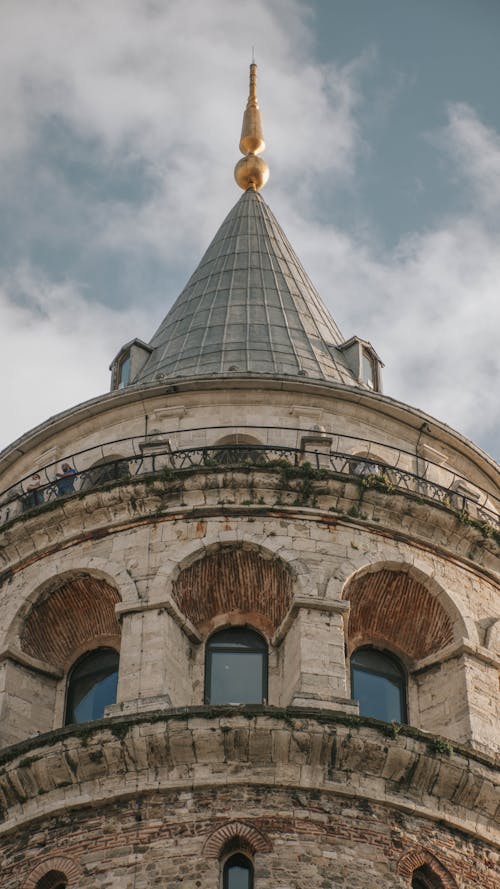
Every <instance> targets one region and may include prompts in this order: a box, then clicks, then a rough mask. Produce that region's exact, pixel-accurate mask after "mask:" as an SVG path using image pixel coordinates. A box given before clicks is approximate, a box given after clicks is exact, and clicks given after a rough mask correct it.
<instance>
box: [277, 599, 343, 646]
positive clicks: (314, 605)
mask: <svg viewBox="0 0 500 889" xmlns="http://www.w3.org/2000/svg"><path fill="white" fill-rule="evenodd" d="M349 607H350V606H349V602H345V601H342V600H340V599H338V600H335V601H332V600H330V599H317V598H315V599H313V598H312V597H310V596H294V598H293V600H292V603H291V605H290V608H289V609H288V612H287V613H286V614H285V617H284V618H283V620H282V622H281V624H280V625H279V627H278V629H277V630H276V632H275V634H274V636H273V638H272V644H273V645H279V644H280V643H281V642H282V641H283V639H284V638H285V636H286V635H287V633H288V631H289V629H290V627H291V626H292V624H293V622H294V620H295V618H296V617H297V615H298V613H299V611H300V610H301V609H304V610H305V611H307V610H310V611H321V612H323V614H342V615H347V614H349Z"/></svg>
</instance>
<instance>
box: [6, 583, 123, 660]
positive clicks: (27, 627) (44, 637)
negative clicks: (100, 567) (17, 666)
mask: <svg viewBox="0 0 500 889" xmlns="http://www.w3.org/2000/svg"><path fill="white" fill-rule="evenodd" d="M120 601H121V599H120V595H119V593H118V591H117V590H116V589H115V587H113V586H112V585H111V584H110V583H109V581H107V580H104V579H103V578H100V577H95V576H93V575H90V574H86V573H81V574H76V575H70V576H67V575H65V576H63V577H56V578H54V579H53V580H52V581H51V582H50V583H49V584H47V585H46V586H45V587H44V589H43V592H42V593H41V594H40V595H39V597H38V599H37V600H36V601H35V602H34V603H33V604H32V605H31V608H30V609H29V611H28V613H27V614H26V616H25V617H24V620H23V621H22V626H21V630H20V639H19V642H20V648H21V651H23V652H25V654H28V655H30V656H31V657H34V658H36V659H38V660H40V661H44V662H45V663H48V664H50V665H51V666H53V667H60V668H62V669H65V668H66V667H67V666H68V665H69V664H70V663H71V662H72V661H74V659H75V657H77V656H78V655H79V654H81V653H82V652H83V651H85V650H86V649H89V648H94V647H96V646H97V645H99V644H102V643H103V642H106V643H107V644H109V645H114V646H116V647H119V643H120V625H119V623H118V620H117V618H116V614H115V605H116V604H117V603H118V602H120Z"/></svg>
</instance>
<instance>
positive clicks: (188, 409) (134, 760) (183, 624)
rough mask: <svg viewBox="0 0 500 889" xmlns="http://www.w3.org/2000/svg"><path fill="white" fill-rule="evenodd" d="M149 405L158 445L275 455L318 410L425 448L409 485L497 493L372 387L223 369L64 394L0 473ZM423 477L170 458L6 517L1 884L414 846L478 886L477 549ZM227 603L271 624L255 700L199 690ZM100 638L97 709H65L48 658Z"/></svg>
mask: <svg viewBox="0 0 500 889" xmlns="http://www.w3.org/2000/svg"><path fill="white" fill-rule="evenodd" d="M146 415H147V417H148V427H147V428H148V430H149V432H150V433H152V434H153V435H154V436H156V437H157V438H155V441H161V440H163V441H164V443H165V444H167V443H168V445H169V446H170V447H171V448H172V449H175V448H176V447H179V446H187V445H186V442H187V441H188V442H189V446H192V447H198V448H203V447H205V446H208V445H210V444H212V443H213V442H215V441H220V440H222V439H224V438H226V439H227V438H228V436H231V435H232V434H233V433H234V434H236V435H239V436H244V435H246V434H247V433H245V432H244V430H243V429H239V430H233V429H232V424H234V422H235V419H236V420H237V421H238V423H239V424H241V426H242V427H244V426H245V424H247V425H251V426H253V427H255V426H256V425H259V424H260V429H259V430H255V429H254V437H255V438H256V439H257V440H259V441H261V442H263V443H269V444H276V445H280V446H283V447H290V448H298V449H300V447H301V441H302V438H304V437H306V438H307V434H308V433H311V432H312V431H314V430H313V427H314V426H319V427H323V428H324V429H325V431H326V434H327V438H328V440H329V441H330V440H331V443H332V448H333V449H334V450H337V451H343V452H344V453H346V454H348V455H350V454H355V453H365V452H366V447H361V445H360V441H359V440H357V437H359V438H360V439H361V438H364V439H370V440H372V441H374V442H376V443H377V444H376V448H374V449H372V450H370V452H369V453H371V454H372V456H373V454H374V453H376V455H377V457H378V459H380V461H381V462H384V461H387V462H388V463H391V458H392V459H393V458H394V453H395V452H396V451H397V452H398V461H399V462H398V466H399V467H400V468H401V469H403V470H406V471H408V472H416V473H417V474H419V473H420V474H421V473H422V471H423V462H424V459H425V454H426V453H429V454H431V459H434V460H435V465H434V466H433V467H427V469H428V475H427V476H426V478H427V481H428V482H432V481H434V482H436V483H437V484H440V483H442V482H446V479H449V478H450V476H452V477H454V473H455V472H458V473H459V474H463V475H465V476H466V478H467V484H470V486H471V489H474V486H475V485H477V486H478V487H480V488H481V489H482V490H483V492H484V491H486V492H490V493H491V494H494V493H495V491H496V490H497V482H496V480H497V479H498V474H497V470H496V469H495V467H494V466H493V464H492V462H491V461H489V460H488V459H487V458H486V457H485V456H484V455H482V454H481V453H480V452H479V451H476V449H475V448H474V447H473V446H472V445H470V444H469V443H467V442H465V441H464V440H462V439H461V438H460V436H457V435H455V434H454V433H452V432H451V431H450V430H448V429H446V428H445V427H441V426H439V424H435V427H433V429H432V431H431V430H429V428H428V427H427V430H428V431H423V429H424V427H423V423H424V421H425V420H426V418H425V417H423V415H421V414H420V413H419V412H418V411H413V410H412V409H409V408H406V407H405V406H403V405H398V404H397V403H396V402H393V401H391V400H390V399H385V398H384V397H383V396H379V395H376V394H373V393H368V392H366V393H364V392H361V391H359V392H355V391H352V390H351V391H348V392H347V391H345V390H344V389H343V388H342V387H341V386H340V387H339V386H323V385H315V384H312V383H311V382H310V381H307V380H302V381H296V382H293V381H285V380H275V381H271V380H270V381H267V382H266V384H265V386H262V385H260V386H256V385H255V383H254V382H252V381H250V380H248V379H246V380H239V381H238V380H236V379H233V378H231V380H229V381H224V384H223V385H220V383H217V382H216V381H213V380H212V381H198V382H197V383H196V384H189V383H187V382H184V383H182V384H181V385H180V387H179V389H178V391H177V392H175V393H172V392H170V391H167V390H166V389H165V387H163V386H158V387H155V386H154V387H151V388H146V387H142V388H141V389H140V391H139V390H137V391H134V390H130V391H124V392H121V393H120V392H118V393H115V394H113V395H112V396H109V397H108V398H103V399H98V400H96V401H95V402H94V403H92V404H89V405H83V406H80V407H79V408H77V409H75V410H74V411H71V412H68V413H67V414H66V416H64V417H62V418H55V419H53V420H52V421H51V422H50V424H48V425H47V427H46V428H42V429H39V430H38V432H36V433H35V434H33V436H29V435H28V436H27V437H26V438H25V440H24V441H23V442H22V443H21V444H22V449H20V450H19V451H10V452H7V453H6V455H5V459H4V464H3V468H2V467H0V472H2V478H3V483H4V485H5V486H6V485H7V484H9V483H14V482H17V481H18V480H19V479H20V478H21V477H22V476H23V475H27V474H29V473H31V472H33V469H34V468H36V467H37V466H39V465H44V464H46V463H47V462H49V460H50V459H54V460H56V459H58V460H59V459H61V457H62V456H63V455H65V454H68V453H75V452H76V451H79V450H81V449H82V448H86V447H91V446H93V447H94V448H95V449H94V451H93V452H92V453H90V452H89V454H88V455H87V457H88V461H89V463H88V465H89V466H90V465H92V464H93V463H96V462H97V460H102V459H103V458H104V459H106V456H107V457H108V458H110V457H112V456H113V455H116V454H117V453H120V454H121V453H122V450H117V446H116V445H114V444H111V442H112V440H113V439H119V438H124V439H126V438H128V437H129V436H131V435H137V436H142V435H143V432H144V428H145V416H146ZM427 419H428V418H427ZM217 427H220V428H217ZM223 427H224V428H223ZM294 427H300V428H299V429H297V428H294ZM315 434H316V441H317V442H320V444H321V441H323V440H325V441H326V438H325V439H323V438H321V436H320V437H318V432H317V430H316V433H315ZM162 436H163V439H162ZM240 440H244V438H243V437H241V438H240ZM309 440H311V436H310V435H309ZM106 441H107V442H109V443H110V444H109V445H106V444H105V442H106ZM183 442H184V445H183V444H182V443H183ZM18 444H19V443H18ZM141 444H144V442H142V441H139V440H136V441H135V443H134V445H133V447H132V446H131V450H130V451H126V447H127V444H126V443H125V444H124V446H123V448H124V449H123V456H124V457H125V458H127V457H132V456H136V457H137V455H138V454H139V453H140V448H141ZM145 444H146V450H147V446H148V444H150V441H149V442H145ZM47 455H50V456H47ZM87 457H82V458H81V460H82V464H81V465H79V468H80V469H84V468H85V465H86V464H85V459H87ZM79 459H80V458H79ZM322 459H323V458H322ZM137 462H138V463H140V460H138V461H137ZM146 462H147V461H146ZM164 462H165V464H166V463H167V457H165V458H164ZM324 462H325V461H324V460H323V463H324ZM392 465H394V462H393V463H392ZM427 493H428V490H427V488H426V487H425V486H422V490H421V491H420V490H419V492H418V496H417V494H416V493H415V491H413V493H412V492H411V491H408V492H402V491H401V490H394V489H393V488H392V487H391V485H390V484H386V485H385V486H384V485H379V486H376V485H375V486H371V485H370V484H369V483H366V481H365V482H364V480H363V478H362V477H356V476H355V475H354V474H352V475H351V476H349V475H346V474H345V473H344V474H342V473H337V474H335V473H329V474H325V473H321V472H317V473H312V472H311V471H310V470H307V471H305V470H304V469H302V470H301V468H300V456H298V457H297V465H295V466H293V467H292V468H291V470H290V467H289V468H288V469H287V468H286V467H284V466H281V465H280V464H279V462H278V463H277V464H276V465H274V466H271V467H268V468H267V469H266V468H265V467H262V466H258V465H257V466H255V465H254V466H251V465H248V466H246V467H243V468H242V469H241V470H234V469H227V468H222V467H220V466H217V465H213V466H207V467H204V468H198V469H196V468H192V469H189V471H186V472H185V473H182V472H177V470H172V468H171V467H170V468H169V469H168V470H167V469H164V471H162V472H159V473H157V474H156V475H155V476H154V477H153V476H151V477H150V478H144V477H137V478H133V477H132V478H130V479H127V480H125V479H122V480H119V481H118V482H117V483H116V484H114V483H113V484H110V485H109V486H108V487H103V488H101V489H99V490H89V491H88V492H82V493H81V494H79V495H78V496H74V497H67V498H61V499H60V500H57V501H54V502H53V503H50V504H47V505H46V507H45V506H44V507H41V508H40V511H39V512H38V514H36V513H33V514H29V513H26V514H21V515H20V516H19V518H18V519H17V520H15V521H12V522H10V524H9V523H7V524H4V525H3V526H2V532H3V540H2V544H3V545H2V549H1V551H0V747H3V750H2V751H0V810H1V814H0V873H1V875H2V876H1V879H0V886H1V889H35V887H36V889H38V886H39V881H40V880H42V881H43V880H44V879H45V878H46V879H47V880H49V875H50V874H51V873H52V874H54V873H62V874H64V875H65V877H66V878H67V880H68V889H84V887H85V889H159V887H162V889H165V887H166V889H201V887H203V889H220V869H221V856H222V858H223V857H224V855H226V854H228V852H229V851H230V850H235V849H237V848H240V849H242V850H244V851H245V852H246V853H247V854H249V855H250V856H251V857H252V860H253V862H254V866H255V889H305V887H311V889H333V887H335V889H337V887H338V889H373V887H375V886H377V887H378V886H384V887H385V886H387V887H391V889H410V886H411V879H412V874H413V873H414V871H415V870H416V869H418V868H422V867H426V868H428V872H429V873H432V874H434V875H435V876H436V879H439V881H440V884H441V885H440V889H500V885H499V881H498V876H497V874H498V858H497V852H496V850H497V849H498V838H499V837H498V830H497V821H496V820H495V819H496V818H498V784H497V776H498V771H497V770H496V769H495V766H494V764H493V760H492V758H491V757H490V755H489V754H491V753H493V752H494V751H495V750H497V749H498V719H499V714H498V694H497V692H498V667H499V661H498V655H499V652H498V645H497V642H498V635H499V634H498V632H497V630H496V629H495V621H496V620H497V618H498V589H499V580H498V578H499V571H498V567H499V562H498V542H497V541H496V539H495V538H494V536H492V533H491V529H490V528H489V527H481V526H480V524H479V525H478V522H477V521H476V522H475V523H474V521H472V520H471V517H470V516H468V515H464V514H462V513H461V512H460V498H459V497H458V495H457V496H455V494H451V495H450V497H447V498H445V499H443V500H442V501H441V502H431V500H430V499H429V498H428V497H427ZM420 494H421V495H422V496H420ZM481 496H483V495H481ZM457 504H458V506H457ZM472 518H475V516H474V517H472ZM476 518H477V517H476ZM349 607H350V609H351V611H350V616H349V614H348V610H349ZM242 621H243V622H245V623H249V624H251V625H253V626H255V627H256V628H257V629H259V630H260V631H261V632H262V634H263V636H264V637H265V639H266V641H267V644H268V650H269V677H268V678H269V703H270V704H271V705H273V706H269V707H267V706H266V707H255V708H251V707H250V708H244V707H241V708H236V709H235V708H232V709H231V708H226V709H224V708H223V709H222V710H219V709H217V708H204V707H202V706H201V705H202V701H203V688H204V679H205V641H206V638H207V636H208V635H209V634H210V632H212V630H213V629H214V628H215V627H216V626H220V625H224V624H226V623H231V622H242ZM105 643H106V644H115V646H116V647H117V648H118V646H120V673H119V685H118V699H117V703H116V704H115V705H113V706H111V707H110V708H109V709H108V710H107V711H106V712H107V714H109V715H108V716H107V717H106V718H105V719H104V720H103V721H102V722H98V723H90V724H87V725H83V726H80V727H77V728H71V727H66V728H61V726H62V723H63V718H64V699H65V693H66V683H67V675H68V669H69V667H70V666H71V664H72V663H74V661H75V658H77V657H78V656H79V655H80V654H83V653H84V651H85V650H88V649H90V648H93V647H96V646H97V645H100V644H105ZM361 644H370V645H375V646H380V647H387V648H390V649H391V650H394V651H395V652H396V653H398V654H399V655H400V656H401V658H402V659H403V661H404V664H405V668H406V671H407V674H408V689H407V691H408V704H409V722H410V726H401V727H400V726H397V725H391V726H389V725H385V724H382V723H376V722H375V721H373V720H371V721H370V720H366V719H363V718H359V717H358V716H357V715H356V714H357V704H356V702H353V701H352V700H351V699H350V690H349V677H348V654H349V651H352V649H353V648H354V647H356V646H357V645H361ZM346 655H347V657H346ZM313 707H314V708H317V709H314V710H313V709H311V708H313ZM119 714H121V715H119ZM54 729H55V730H56V731H55V732H54V733H52V734H51V732H52V731H53V730H54ZM39 732H41V733H42V734H41V735H38V734H37V733H39ZM44 733H49V734H44ZM9 745H15V746H9ZM50 879H52V878H51V877H50ZM42 886H43V883H42Z"/></svg>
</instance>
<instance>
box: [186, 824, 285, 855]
mask: <svg viewBox="0 0 500 889" xmlns="http://www.w3.org/2000/svg"><path fill="white" fill-rule="evenodd" d="M236 847H237V848H238V849H242V850H245V851H248V852H249V853H250V854H251V855H255V854H256V853H257V852H271V851H272V848H273V846H272V843H271V840H270V839H269V838H268V837H267V836H266V835H265V834H263V833H262V832H261V831H260V830H257V829H256V828H255V827H253V826H252V825H251V824H246V823H245V822H244V821H228V822H227V823H226V824H223V825H222V826H221V827H218V828H217V830H214V831H213V833H211V834H210V836H209V837H208V839H207V840H206V841H205V845H204V847H203V852H204V854H205V855H206V856H207V858H221V856H222V855H224V853H225V852H227V851H228V850H229V849H232V848H236Z"/></svg>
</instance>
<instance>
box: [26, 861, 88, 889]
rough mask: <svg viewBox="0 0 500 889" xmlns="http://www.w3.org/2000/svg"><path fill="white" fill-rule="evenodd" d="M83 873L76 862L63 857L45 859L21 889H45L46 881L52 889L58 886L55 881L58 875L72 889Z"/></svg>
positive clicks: (48, 888) (34, 869)
mask: <svg viewBox="0 0 500 889" xmlns="http://www.w3.org/2000/svg"><path fill="white" fill-rule="evenodd" d="M82 873H83V870H82V868H81V867H80V865H79V864H77V862H76V861H73V860H72V859H71V858H66V857H63V856H62V855H57V856H56V855H54V856H53V857H51V858H45V859H44V860H43V861H41V862H39V863H38V864H37V865H36V867H35V868H33V870H32V871H31V873H30V875H29V876H28V878H27V880H26V881H25V882H24V883H23V884H22V887H21V889H45V886H44V880H45V882H46V884H47V889H52V886H57V882H55V881H56V877H57V875H58V874H60V875H62V878H63V879H64V880H65V881H66V885H67V887H68V889H71V887H72V886H76V885H77V881H78V879H79V877H81V875H82ZM59 880H61V877H59ZM63 885H64V883H63Z"/></svg>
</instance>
